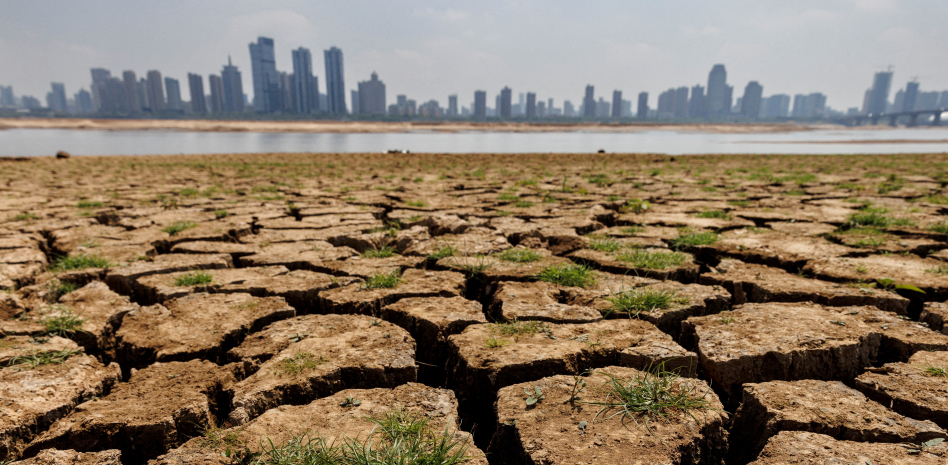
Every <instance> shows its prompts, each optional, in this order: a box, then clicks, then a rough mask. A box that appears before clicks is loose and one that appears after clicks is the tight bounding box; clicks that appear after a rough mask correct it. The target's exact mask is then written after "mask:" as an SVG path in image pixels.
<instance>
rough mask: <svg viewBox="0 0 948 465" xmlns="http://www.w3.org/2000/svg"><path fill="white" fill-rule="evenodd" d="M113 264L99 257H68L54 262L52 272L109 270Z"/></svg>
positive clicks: (82, 255)
mask: <svg viewBox="0 0 948 465" xmlns="http://www.w3.org/2000/svg"><path fill="white" fill-rule="evenodd" d="M110 266H112V263H111V262H109V261H108V260H106V259H104V258H102V257H99V256H97V255H84V254H81V255H68V256H65V257H59V258H57V259H56V260H55V261H54V262H53V266H52V268H50V269H51V270H52V271H69V270H84V269H86V268H108V267H110Z"/></svg>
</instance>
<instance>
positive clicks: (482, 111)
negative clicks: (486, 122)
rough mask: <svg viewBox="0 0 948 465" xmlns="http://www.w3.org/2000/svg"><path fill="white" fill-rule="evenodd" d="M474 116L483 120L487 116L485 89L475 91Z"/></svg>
mask: <svg viewBox="0 0 948 465" xmlns="http://www.w3.org/2000/svg"><path fill="white" fill-rule="evenodd" d="M474 118H477V119H479V120H483V119H485V118H487V92H486V91H483V90H477V91H474Z"/></svg>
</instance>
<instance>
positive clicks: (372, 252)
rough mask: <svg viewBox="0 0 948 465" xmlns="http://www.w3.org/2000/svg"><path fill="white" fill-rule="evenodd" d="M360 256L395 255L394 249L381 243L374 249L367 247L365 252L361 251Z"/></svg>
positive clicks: (385, 256)
mask: <svg viewBox="0 0 948 465" xmlns="http://www.w3.org/2000/svg"><path fill="white" fill-rule="evenodd" d="M362 256H363V257H365V258H388V257H394V256H395V249H393V248H391V247H389V246H387V245H383V246H381V247H378V248H375V249H369V250H366V251H365V252H362Z"/></svg>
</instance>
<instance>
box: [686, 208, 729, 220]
mask: <svg viewBox="0 0 948 465" xmlns="http://www.w3.org/2000/svg"><path fill="white" fill-rule="evenodd" d="M695 216H697V217H698V218H716V219H719V220H729V219H731V215H729V214H728V213H727V212H726V211H723V210H705V211H703V212H699V213H697V214H695Z"/></svg>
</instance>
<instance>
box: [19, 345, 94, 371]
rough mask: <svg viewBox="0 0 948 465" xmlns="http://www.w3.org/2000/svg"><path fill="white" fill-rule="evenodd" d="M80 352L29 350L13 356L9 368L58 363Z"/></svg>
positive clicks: (23, 368)
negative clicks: (25, 353)
mask: <svg viewBox="0 0 948 465" xmlns="http://www.w3.org/2000/svg"><path fill="white" fill-rule="evenodd" d="M80 352H82V351H81V350H54V351H51V352H40V351H35V352H30V354H29V355H21V356H19V357H13V359H12V360H10V362H9V366H10V368H12V369H13V370H15V371H24V370H32V369H34V368H37V367H41V366H43V365H59V364H62V363H64V362H65V361H66V360H67V359H68V358H69V357H72V356H73V355H76V354H78V353H80Z"/></svg>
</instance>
